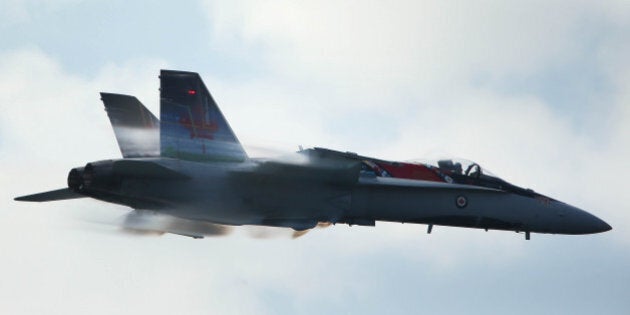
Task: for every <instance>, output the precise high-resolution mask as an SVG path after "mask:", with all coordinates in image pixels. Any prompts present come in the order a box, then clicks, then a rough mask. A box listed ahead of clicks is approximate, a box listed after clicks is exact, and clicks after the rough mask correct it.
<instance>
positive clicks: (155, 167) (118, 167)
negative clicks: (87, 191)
mask: <svg viewBox="0 0 630 315" xmlns="http://www.w3.org/2000/svg"><path fill="white" fill-rule="evenodd" d="M113 171H114V173H116V174H119V175H124V176H130V177H145V178H161V179H188V178H190V177H189V176H187V175H185V174H182V173H179V172H177V171H174V170H172V169H170V168H167V167H165V166H162V165H160V164H158V163H156V162H153V161H146V160H127V159H125V160H118V161H116V162H114V166H113Z"/></svg>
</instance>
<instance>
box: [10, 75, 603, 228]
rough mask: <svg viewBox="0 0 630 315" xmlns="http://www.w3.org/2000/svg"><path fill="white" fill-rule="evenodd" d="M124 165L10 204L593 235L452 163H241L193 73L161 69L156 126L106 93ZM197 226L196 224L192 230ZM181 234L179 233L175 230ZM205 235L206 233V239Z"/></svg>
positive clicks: (565, 211) (222, 218)
mask: <svg viewBox="0 0 630 315" xmlns="http://www.w3.org/2000/svg"><path fill="white" fill-rule="evenodd" d="M101 99H102V101H103V103H104V104H105V109H106V112H107V114H108V116H109V119H110V122H111V125H112V127H113V129H114V133H115V135H116V139H117V141H118V145H119V147H120V150H121V152H122V156H123V158H122V159H112V160H102V161H95V162H89V163H87V164H86V165H85V166H82V167H77V168H74V169H72V170H70V173H69V174H68V179H67V187H66V188H63V189H58V190H53V191H48V192H43V193H38V194H33V195H28V196H22V197H17V198H15V200H18V201H36V202H41V201H53V200H64V199H74V198H83V197H90V198H94V199H98V200H101V201H105V202H110V203H114V204H119V205H124V206H128V207H130V208H132V209H134V210H133V211H132V212H131V213H130V217H133V216H135V215H137V214H138V213H142V212H146V211H149V212H151V213H158V214H160V215H166V216H170V217H175V218H179V219H183V220H187V222H191V223H192V226H189V227H191V228H184V229H182V228H179V229H171V230H169V229H164V230H163V231H162V232H170V233H175V234H181V235H186V236H191V237H195V238H197V237H203V236H204V235H208V234H209V233H208V232H207V230H204V229H203V228H199V227H203V226H204V225H205V224H209V225H213V224H214V225H219V226H230V225H261V226H272V227H286V228H292V229H294V230H296V231H305V230H309V229H312V228H314V227H316V226H317V225H318V224H323V223H324V224H349V225H364V226H374V225H375V224H376V222H377V221H388V222H402V223H417V224H426V225H428V232H429V233H430V232H431V230H432V228H433V226H434V225H444V226H454V227H467V228H477V229H485V230H506V231H516V232H521V233H524V234H525V238H526V239H529V238H530V233H550V234H591V233H600V232H605V231H609V230H610V229H611V227H610V226H609V225H608V224H607V223H606V222H604V221H602V220H601V219H599V218H597V217H596V216H594V215H592V214H590V213H588V212H586V211H584V210H580V209H578V208H576V207H573V206H571V205H568V204H566V203H564V202H561V201H558V200H555V199H553V198H550V197H547V196H545V195H542V194H540V193H537V192H535V191H533V190H531V189H524V188H521V187H518V186H516V185H513V184H511V183H508V182H507V181H505V180H503V179H501V178H499V177H497V176H495V175H493V174H492V173H490V172H488V171H486V170H485V169H484V168H482V167H481V166H480V165H479V164H477V163H474V162H470V161H465V160H457V159H442V160H438V161H436V162H434V163H431V162H398V161H389V160H383V159H377V158H372V157H368V156H362V155H358V154H355V153H350V152H339V151H334V150H329V149H324V148H317V147H315V148H312V149H306V150H302V149H300V151H299V152H297V153H296V154H295V155H296V156H297V158H292V159H282V158H279V159H253V158H250V157H248V155H247V153H246V152H245V150H244V149H243V147H242V146H241V144H240V142H239V140H238V139H237V137H236V135H235V134H234V132H233V131H232V129H231V128H230V125H229V124H228V122H227V120H226V119H225V117H224V116H223V114H222V113H221V111H220V110H219V108H218V106H217V104H216V103H215V101H214V99H213V98H212V96H211V95H210V92H209V91H208V89H207V88H206V86H205V84H204V83H203V81H202V80H201V77H200V76H199V75H198V74H197V73H194V72H184V71H172V70H162V71H161V73H160V119H159V120H158V119H157V118H156V117H155V116H154V115H153V114H152V113H151V112H150V111H149V110H148V109H147V108H146V107H145V106H144V105H142V103H140V101H138V99H136V98H135V97H133V96H128V95H120V94H110V93H101ZM195 223H197V225H195ZM180 227H181V226H180ZM210 234H211V233H210Z"/></svg>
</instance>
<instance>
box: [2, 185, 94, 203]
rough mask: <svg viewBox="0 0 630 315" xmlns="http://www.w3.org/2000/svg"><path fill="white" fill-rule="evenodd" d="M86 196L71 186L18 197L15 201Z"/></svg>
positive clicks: (52, 199)
mask: <svg viewBox="0 0 630 315" xmlns="http://www.w3.org/2000/svg"><path fill="white" fill-rule="evenodd" d="M83 197H85V196H83V195H81V194H78V193H76V192H74V190H72V189H70V188H62V189H57V190H51V191H47V192H43V193H38V194H32V195H27V196H21V197H16V198H14V199H13V200H15V201H31V202H43V201H57V200H67V199H77V198H83Z"/></svg>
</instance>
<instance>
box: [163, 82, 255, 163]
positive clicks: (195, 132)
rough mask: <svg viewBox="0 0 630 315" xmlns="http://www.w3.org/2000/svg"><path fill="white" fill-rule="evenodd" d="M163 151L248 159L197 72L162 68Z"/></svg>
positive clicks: (184, 156) (186, 156) (176, 154)
mask: <svg viewBox="0 0 630 315" xmlns="http://www.w3.org/2000/svg"><path fill="white" fill-rule="evenodd" d="M160 120H161V128H160V146H161V155H162V156H167V157H173V158H178V159H182V160H191V161H218V160H219V161H244V160H246V159H247V154H246V153H245V150H243V147H242V146H241V144H240V142H239V141H238V139H237V138H236V135H235V134H234V132H233V131H232V128H230V125H229V124H228V122H227V121H226V120H225V117H223V114H222V113H221V111H220V110H219V107H218V106H217V104H216V103H215V101H214V99H213V98H212V95H210V92H209V91H208V89H207V88H206V86H205V84H204V83H203V81H202V80H201V77H200V76H199V74H197V73H195V72H185V71H172V70H162V71H161V72H160Z"/></svg>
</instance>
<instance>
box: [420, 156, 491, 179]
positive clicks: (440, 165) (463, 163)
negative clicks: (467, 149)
mask: <svg viewBox="0 0 630 315" xmlns="http://www.w3.org/2000/svg"><path fill="white" fill-rule="evenodd" d="M422 163H424V164H426V165H429V166H431V167H433V168H436V169H438V170H439V171H440V172H442V173H444V174H446V175H451V174H454V175H463V176H469V177H473V178H480V177H481V176H482V175H483V176H485V177H494V178H498V177H497V176H496V175H494V174H493V173H492V172H490V171H489V170H487V169H485V168H483V167H481V166H480V165H479V164H477V163H475V162H473V161H470V160H466V159H459V158H458V159H439V160H437V161H436V160H433V161H423V162H422Z"/></svg>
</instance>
